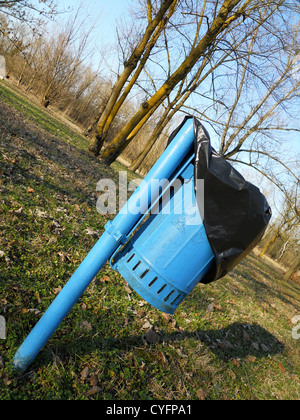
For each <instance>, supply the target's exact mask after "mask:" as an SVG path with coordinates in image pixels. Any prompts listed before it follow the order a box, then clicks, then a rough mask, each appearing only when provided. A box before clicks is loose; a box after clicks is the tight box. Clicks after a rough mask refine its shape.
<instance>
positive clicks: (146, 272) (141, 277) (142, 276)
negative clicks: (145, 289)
mask: <svg viewBox="0 0 300 420" xmlns="http://www.w3.org/2000/svg"><path fill="white" fill-rule="evenodd" d="M149 271H150V270H149V269H148V270H146V271H144V272H143V274H142V275H141V276H140V279H143V278H144V277H145V276H146V275H147V274H148V273H149Z"/></svg>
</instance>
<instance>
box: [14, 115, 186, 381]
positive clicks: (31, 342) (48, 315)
mask: <svg viewBox="0 0 300 420" xmlns="http://www.w3.org/2000/svg"><path fill="white" fill-rule="evenodd" d="M193 142H194V127H193V121H192V120H188V121H187V122H186V124H185V125H184V126H183V127H182V129H181V130H180V132H179V133H178V134H177V136H176V137H175V139H174V140H173V142H172V143H171V144H170V146H169V147H168V148H167V149H166V151H165V152H164V153H163V155H162V156H161V157H160V159H159V160H158V161H157V162H156V164H155V165H154V166H153V168H152V169H151V171H150V172H149V173H148V175H147V176H146V178H145V179H144V182H143V183H142V184H141V186H140V187H139V188H138V189H137V190H136V191H135V193H134V194H133V195H132V196H131V197H130V199H129V200H128V202H127V204H126V205H125V206H124V208H123V209H122V210H121V212H120V213H119V214H118V215H117V216H116V218H115V219H114V221H113V222H109V223H108V224H107V225H106V227H105V229H106V231H105V232H104V234H103V235H102V236H101V238H100V239H99V241H98V242H97V243H96V245H95V246H94V248H93V249H92V250H91V252H90V253H89V254H88V256H87V257H86V258H85V260H84V261H83V262H82V264H81V265H80V266H79V268H78V269H77V270H76V272H75V273H74V274H73V276H72V277H71V279H70V280H69V282H68V283H67V284H66V286H65V287H64V288H63V290H62V291H61V292H60V294H59V295H58V296H57V297H56V299H55V300H54V301H53V303H52V304H51V305H50V307H49V308H48V310H47V311H46V312H45V314H44V315H43V317H42V318H41V319H40V321H39V322H38V323H37V325H36V326H35V327H34V329H33V330H32V331H31V333H30V334H29V335H28V337H27V338H26V340H25V341H24V342H23V344H22V345H21V346H20V348H19V349H18V351H17V352H16V354H15V357H14V360H13V365H14V368H15V369H16V370H17V371H19V372H21V373H22V372H24V371H25V370H26V369H27V368H28V366H29V365H30V364H31V363H32V362H33V360H34V359H35V357H36V356H37V354H38V353H39V352H40V350H41V349H42V347H43V346H44V345H45V344H46V342H47V341H48V340H49V338H50V337H51V336H52V334H53V333H54V331H55V330H56V329H57V327H58V326H59V325H60V323H61V322H62V321H63V319H64V318H65V317H66V315H67V314H68V313H69V312H70V310H71V309H72V307H73V306H74V305H75V303H76V302H77V301H78V299H79V298H80V297H81V296H82V294H83V293H84V291H85V290H86V289H87V287H88V286H89V285H90V283H91V282H92V280H93V279H94V278H95V276H96V275H97V274H98V273H99V271H100V270H101V268H102V267H103V266H104V264H105V263H106V262H107V261H108V260H109V259H110V258H111V256H112V255H113V254H114V252H115V251H116V250H117V249H118V247H119V246H120V245H121V244H122V243H124V242H126V240H127V235H128V234H129V233H130V232H131V230H132V229H133V227H134V226H135V225H136V223H137V222H138V220H139V218H140V216H141V214H143V209H142V208H141V209H140V213H139V214H132V213H130V209H131V208H134V207H135V205H136V203H137V202H143V203H145V207H147V206H148V205H149V204H150V198H151V193H152V194H153V190H152V191H151V188H149V186H150V184H151V181H152V180H153V179H156V180H162V179H169V178H170V177H171V175H172V174H173V173H174V172H175V170H176V169H177V167H178V166H179V165H180V163H181V162H182V161H183V159H184V158H185V157H186V155H187V153H188V152H189V151H190V149H191V147H192V145H193ZM154 193H155V191H154ZM156 193H159V191H156ZM145 197H146V199H145ZM144 210H145V211H146V208H145V209H144Z"/></svg>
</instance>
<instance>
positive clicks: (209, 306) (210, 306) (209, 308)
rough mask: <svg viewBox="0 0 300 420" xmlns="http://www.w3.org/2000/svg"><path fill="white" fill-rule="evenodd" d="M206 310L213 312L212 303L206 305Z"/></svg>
mask: <svg viewBox="0 0 300 420" xmlns="http://www.w3.org/2000/svg"><path fill="white" fill-rule="evenodd" d="M206 310H207V312H213V311H214V304H213V303H211V304H210V305H208V307H207V308H206Z"/></svg>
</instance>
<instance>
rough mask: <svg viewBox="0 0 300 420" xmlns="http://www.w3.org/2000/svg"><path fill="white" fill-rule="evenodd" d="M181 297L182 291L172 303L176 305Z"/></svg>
mask: <svg viewBox="0 0 300 420" xmlns="http://www.w3.org/2000/svg"><path fill="white" fill-rule="evenodd" d="M179 298H181V293H180V294H179V295H178V296H177V297H176V298H175V299H174V300H173V302H172V303H171V305H174V303H175V302H176V301H177V300H179Z"/></svg>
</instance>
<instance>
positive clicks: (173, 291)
mask: <svg viewBox="0 0 300 420" xmlns="http://www.w3.org/2000/svg"><path fill="white" fill-rule="evenodd" d="M173 293H175V290H172V292H171V293H169V294H168V296H167V297H166V298H165V299H164V301H165V302H167V301H168V300H169V299H170V297H171V296H172V295H173Z"/></svg>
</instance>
